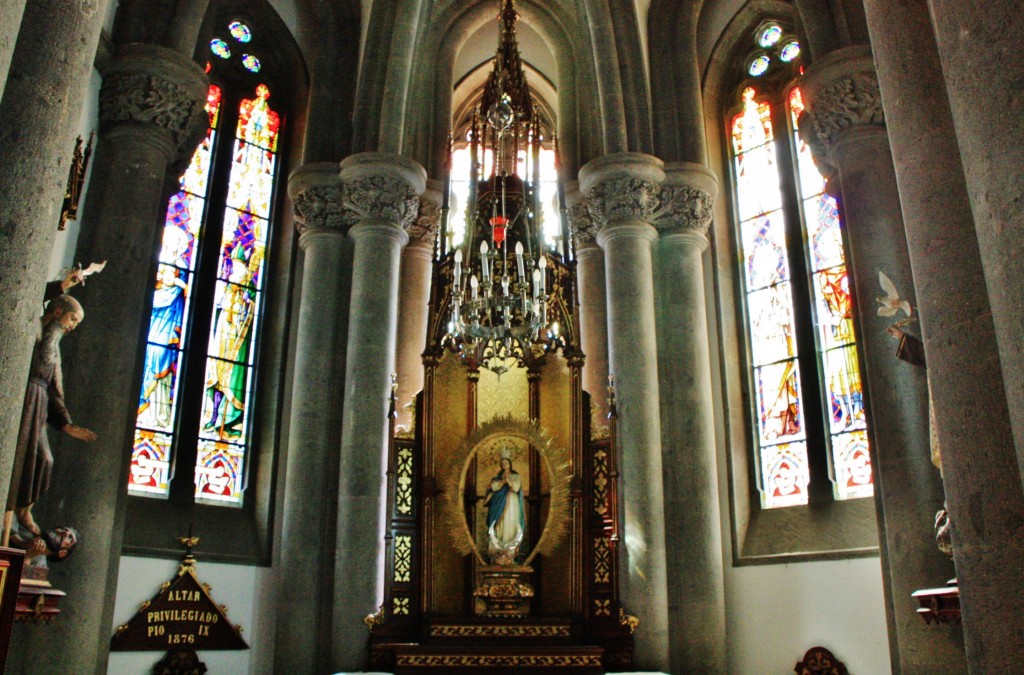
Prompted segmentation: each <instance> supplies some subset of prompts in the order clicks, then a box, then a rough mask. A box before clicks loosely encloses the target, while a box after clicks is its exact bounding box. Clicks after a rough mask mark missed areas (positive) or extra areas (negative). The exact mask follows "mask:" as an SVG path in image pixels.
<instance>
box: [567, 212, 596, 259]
mask: <svg viewBox="0 0 1024 675" xmlns="http://www.w3.org/2000/svg"><path fill="white" fill-rule="evenodd" d="M568 216H569V229H570V230H571V231H572V236H573V239H574V241H575V242H576V247H577V248H581V247H583V246H588V245H590V244H592V243H593V242H594V237H596V236H597V230H598V229H599V228H598V225H597V222H596V221H595V220H594V218H593V216H591V215H590V208H589V207H588V206H587V203H586V202H585V201H581V202H580V203H578V204H573V205H572V206H570V207H569V211H568Z"/></svg>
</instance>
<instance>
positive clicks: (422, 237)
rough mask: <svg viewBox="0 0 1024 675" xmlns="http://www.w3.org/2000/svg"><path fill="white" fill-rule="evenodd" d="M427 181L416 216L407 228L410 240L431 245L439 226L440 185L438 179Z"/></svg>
mask: <svg viewBox="0 0 1024 675" xmlns="http://www.w3.org/2000/svg"><path fill="white" fill-rule="evenodd" d="M428 182H429V183H430V185H429V187H428V188H427V190H426V191H425V192H424V193H423V194H422V195H420V198H419V208H418V210H417V212H416V218H415V219H414V220H413V221H412V223H411V224H410V225H409V227H408V228H407V230H408V232H409V239H410V240H416V241H420V242H423V243H424V244H429V245H430V246H433V245H434V241H435V240H436V239H437V231H438V229H439V228H440V226H441V186H440V184H439V183H438V181H433V180H432V181H428Z"/></svg>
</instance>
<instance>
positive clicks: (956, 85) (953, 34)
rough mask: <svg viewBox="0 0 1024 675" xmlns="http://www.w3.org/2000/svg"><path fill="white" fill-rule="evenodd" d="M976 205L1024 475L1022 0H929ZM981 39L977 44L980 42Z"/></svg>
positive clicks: (1014, 428)
mask: <svg viewBox="0 0 1024 675" xmlns="http://www.w3.org/2000/svg"><path fill="white" fill-rule="evenodd" d="M928 6H929V7H930V8H931V16H932V22H933V23H934V26H935V38H936V41H937V42H938V47H939V57H940V58H941V59H942V71H943V73H944V75H945V78H946V93H947V95H948V96H949V107H950V110H951V111H952V114H953V127H954V128H955V129H956V139H957V144H958V146H959V148H960V156H961V158H962V164H963V167H964V175H965V177H966V179H967V192H968V195H969V196H970V200H971V210H972V211H973V213H974V225H975V228H976V229H977V236H978V245H979V249H980V251H981V262H982V265H984V267H985V277H986V282H987V285H988V295H989V298H988V300H989V305H990V306H991V308H992V320H993V323H994V324H995V328H996V339H997V340H998V341H999V360H1000V362H1001V363H1002V369H1003V383H1004V385H1005V387H1006V402H1007V405H1008V408H1009V413H1010V421H1011V423H1012V424H1013V436H1014V439H1015V441H1016V446H1017V462H1018V464H1019V466H1020V467H1021V468H1020V473H1021V477H1022V479H1024V340H1022V339H1021V326H1024V240H1022V239H1021V232H1022V231H1024V125H1022V124H1021V115H1020V87H1021V82H1020V73H1021V71H1022V69H1024V54H1022V53H1021V50H1020V44H1021V40H1022V39H1024V24H1022V23H1021V13H1020V4H1019V3H1017V2H1014V1H1013V0H989V1H988V2H983V3H971V5H970V9H965V8H964V6H963V4H961V3H958V2H951V1H950V0H928ZM979 45H980V46H982V48H981V49H978V48H977V46H979Z"/></svg>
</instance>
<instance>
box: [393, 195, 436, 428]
mask: <svg viewBox="0 0 1024 675" xmlns="http://www.w3.org/2000/svg"><path fill="white" fill-rule="evenodd" d="M428 183H429V186H428V188H427V191H426V192H425V193H424V194H423V195H422V196H421V197H420V201H419V212H418V214H417V216H416V220H415V221H414V222H413V223H412V224H411V225H410V226H409V245H408V246H406V247H405V250H403V251H402V281H401V292H400V294H399V301H398V335H400V336H401V341H400V342H399V343H398V354H397V355H396V358H395V361H396V363H395V372H396V373H397V374H398V393H397V394H396V396H397V399H398V411H397V412H398V421H397V422H396V429H398V430H399V432H400V433H407V434H408V433H410V432H412V431H413V429H414V428H415V424H416V411H415V410H413V409H412V404H413V403H414V402H415V398H416V394H417V393H418V392H419V391H420V390H421V389H423V350H424V349H425V348H426V344H427V309H428V306H429V303H430V283H431V278H430V275H431V272H432V270H433V266H432V265H431V263H432V262H433V260H434V244H435V242H436V241H437V228H438V225H439V224H440V221H441V184H440V183H439V182H437V181H433V180H432V181H428Z"/></svg>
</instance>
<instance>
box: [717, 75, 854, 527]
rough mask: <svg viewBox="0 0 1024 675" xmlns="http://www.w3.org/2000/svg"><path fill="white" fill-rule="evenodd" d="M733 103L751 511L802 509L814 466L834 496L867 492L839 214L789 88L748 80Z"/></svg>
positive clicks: (800, 104)
mask: <svg viewBox="0 0 1024 675" xmlns="http://www.w3.org/2000/svg"><path fill="white" fill-rule="evenodd" d="M739 99H740V100H739V101H738V102H737V103H738V105H737V107H736V110H735V112H734V113H733V114H732V115H731V117H730V120H729V136H730V141H731V148H730V149H731V152H732V158H733V177H734V184H735V204H736V209H735V211H736V214H737V220H738V240H739V252H740V257H741V264H742V272H741V277H742V286H743V289H744V295H745V303H744V306H745V313H746V328H747V330H746V334H747V336H748V346H749V354H750V364H749V378H750V390H751V403H752V405H753V408H754V411H753V418H754V433H753V434H752V435H753V438H754V444H755V465H756V466H757V467H758V476H757V486H758V490H759V492H760V495H761V504H762V506H763V507H764V508H776V507H783V506H792V505H797V504H806V503H808V499H809V489H808V488H809V484H810V482H811V478H812V474H814V472H815V471H822V470H824V469H825V468H827V470H828V473H829V479H830V480H831V481H832V486H833V489H832V492H833V497H834V498H835V499H848V498H853V497H867V496H870V495H871V494H872V474H871V462H870V459H869V455H868V441H867V433H866V424H865V417H864V406H863V389H862V386H861V378H860V371H859V368H858V360H857V346H856V342H855V337H854V333H853V313H852V302H851V298H850V284H849V279H848V276H847V270H846V256H845V252H844V248H843V236H842V223H841V219H840V215H839V208H838V205H837V203H836V200H835V199H834V198H833V197H831V196H829V195H828V194H826V193H825V180H824V179H823V178H822V176H821V174H820V173H819V172H818V170H817V168H816V167H815V166H814V163H813V161H812V160H811V153H810V149H809V148H808V147H807V145H806V144H805V143H803V142H802V141H801V140H800V136H799V117H800V113H801V112H803V102H802V99H801V95H800V89H799V87H798V86H789V87H787V86H784V85H779V83H778V81H776V82H775V83H770V82H765V83H764V86H762V83H760V82H753V83H750V84H748V85H747V86H745V87H743V88H742V89H741V93H740V96H739ZM815 453H817V455H818V456H819V457H822V460H823V461H815ZM816 467H820V468H816Z"/></svg>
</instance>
